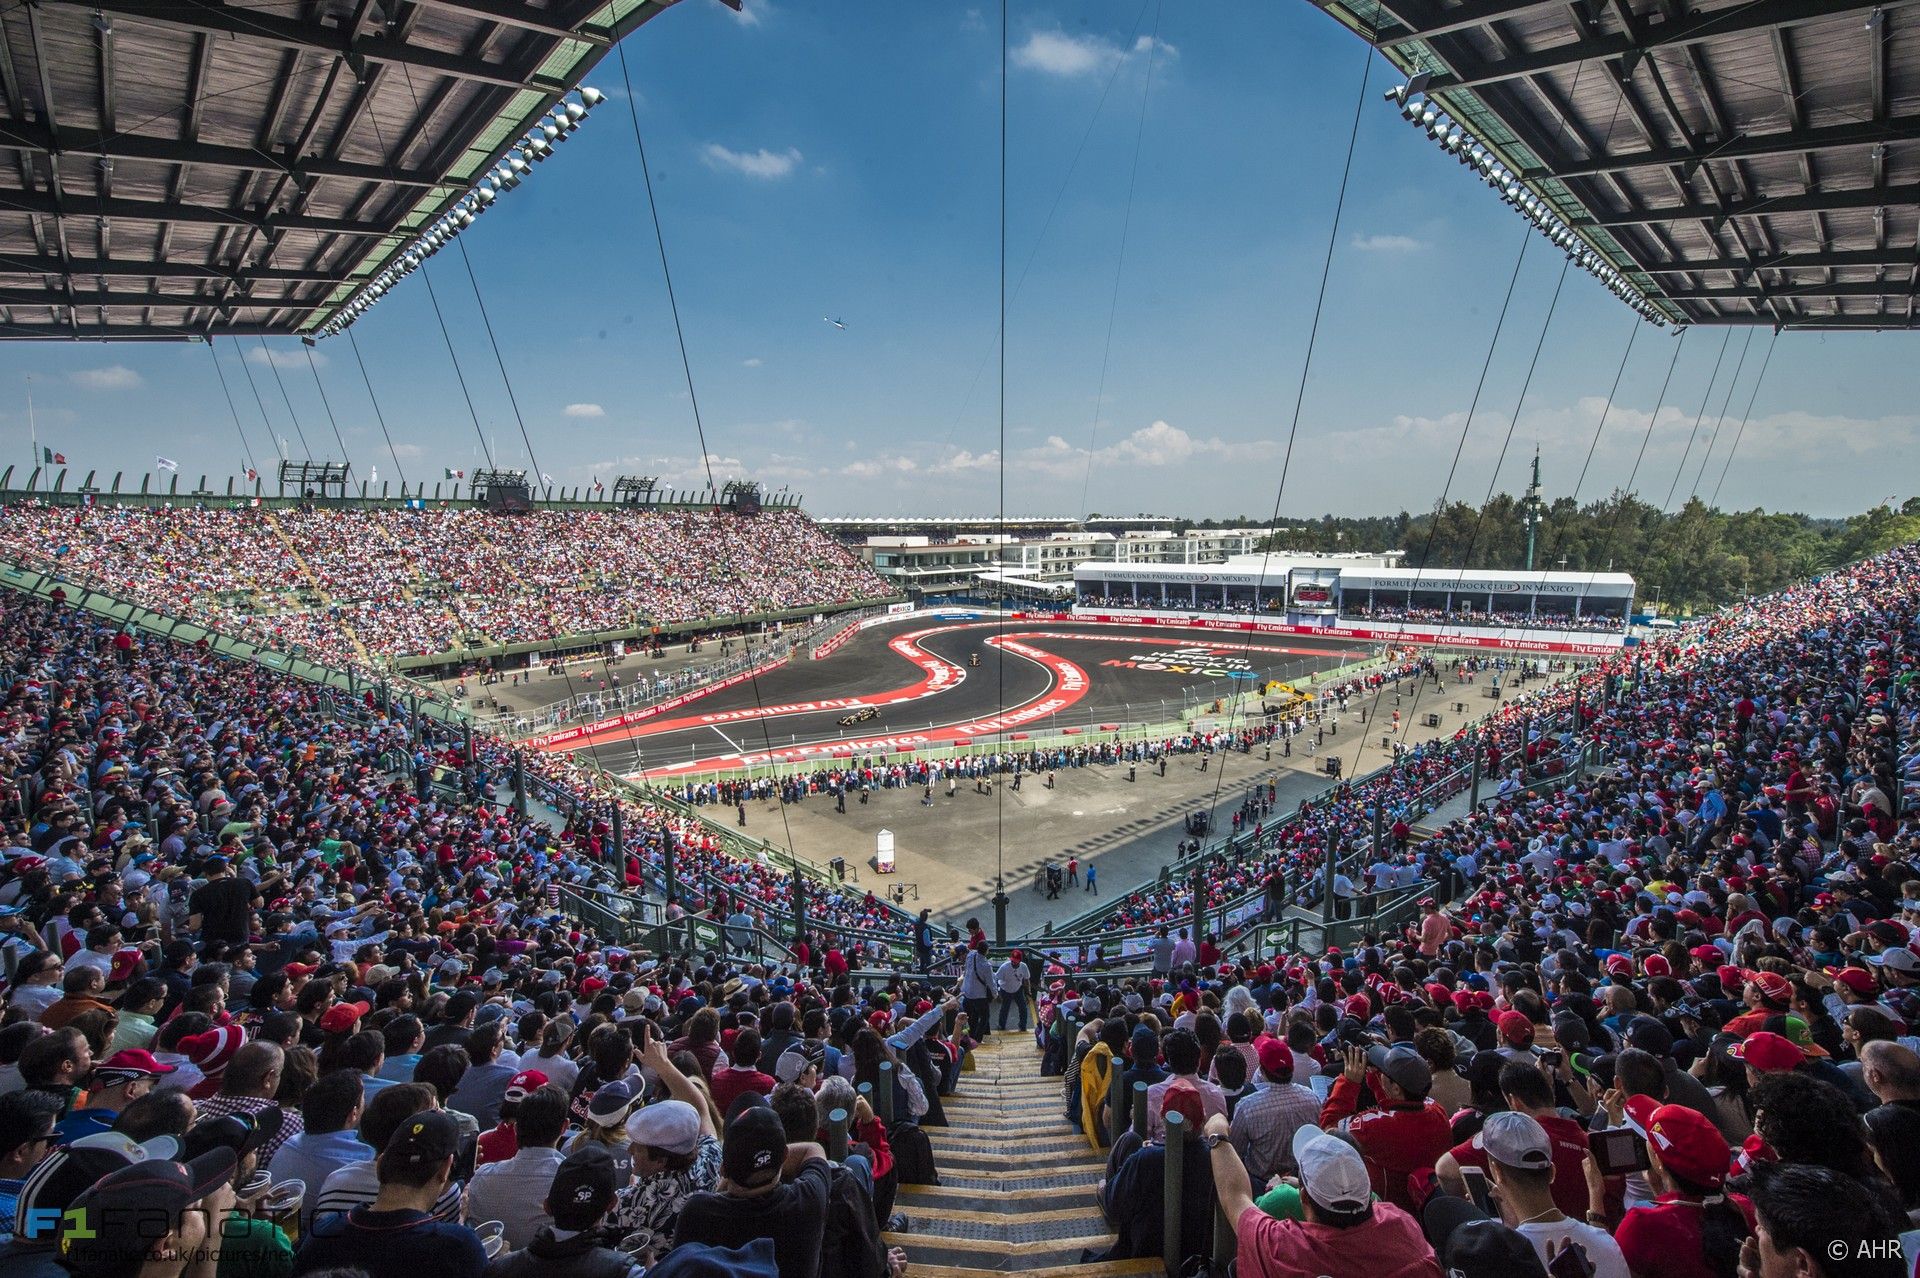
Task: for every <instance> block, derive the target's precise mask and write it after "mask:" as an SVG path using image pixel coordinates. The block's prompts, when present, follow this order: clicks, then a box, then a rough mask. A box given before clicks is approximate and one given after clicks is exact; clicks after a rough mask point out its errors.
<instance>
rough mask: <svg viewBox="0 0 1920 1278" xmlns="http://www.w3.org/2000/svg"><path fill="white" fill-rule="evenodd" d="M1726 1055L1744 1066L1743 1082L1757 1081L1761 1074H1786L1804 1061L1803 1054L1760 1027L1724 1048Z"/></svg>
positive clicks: (1790, 1043) (1752, 1082)
mask: <svg viewBox="0 0 1920 1278" xmlns="http://www.w3.org/2000/svg"><path fill="white" fill-rule="evenodd" d="M1727 1055H1729V1056H1731V1057H1732V1058H1733V1059H1734V1060H1736V1061H1741V1062H1744V1063H1745V1064H1746V1067H1747V1085H1748V1086H1749V1087H1751V1086H1752V1085H1753V1084H1755V1083H1757V1082H1759V1081H1760V1077H1761V1075H1763V1074H1786V1073H1791V1072H1793V1071H1794V1070H1796V1069H1799V1068H1800V1067H1801V1066H1802V1065H1804V1064H1806V1063H1807V1055H1806V1053H1805V1052H1802V1051H1801V1050H1800V1049H1799V1048H1798V1047H1795V1046H1794V1045H1793V1043H1792V1042H1791V1041H1790V1040H1788V1039H1786V1038H1783V1037H1781V1036H1780V1035H1778V1034H1771V1033H1768V1032H1767V1031H1766V1030H1760V1031H1758V1032H1756V1033H1753V1034H1749V1035H1747V1036H1746V1038H1744V1039H1742V1040H1741V1041H1740V1042H1738V1043H1734V1044H1732V1045H1731V1046H1729V1047H1728V1048H1727Z"/></svg>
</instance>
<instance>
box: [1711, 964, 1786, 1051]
mask: <svg viewBox="0 0 1920 1278" xmlns="http://www.w3.org/2000/svg"><path fill="white" fill-rule="evenodd" d="M1730 971H1731V972H1733V973H1737V974H1738V978H1744V982H1745V986H1744V990H1743V992H1742V993H1741V995H1739V997H1740V999H1741V1001H1742V1002H1744V1003H1745V1004H1746V1007H1747V1010H1746V1011H1744V1012H1742V1013H1741V1014H1740V1015H1738V1016H1736V1017H1734V1018H1733V1019H1732V1020H1730V1021H1728V1022H1727V1024H1726V1031H1727V1033H1729V1034H1732V1035H1733V1036H1734V1037H1735V1038H1745V1037H1746V1036H1747V1035H1749V1034H1751V1033H1753V1032H1754V1031H1755V1030H1757V1029H1760V1028H1762V1027H1763V1026H1764V1025H1765V1024H1766V1022H1767V1018H1768V1017H1769V1016H1779V1015H1782V1014H1784V1013H1785V1012H1786V1010H1787V1008H1788V1007H1789V1006H1790V1005H1791V1004H1792V1003H1793V982H1791V981H1789V980H1788V979H1787V978H1786V977H1784V976H1782V975H1780V973H1778V972H1743V971H1741V969H1739V968H1737V967H1736V968H1731V969H1729V968H1724V967H1723V968H1721V969H1720V973H1721V975H1720V986H1721V988H1722V989H1726V990H1727V997H1729V998H1733V997H1735V995H1734V992H1733V990H1731V989H1727V978H1728V973H1729V972H1730Z"/></svg>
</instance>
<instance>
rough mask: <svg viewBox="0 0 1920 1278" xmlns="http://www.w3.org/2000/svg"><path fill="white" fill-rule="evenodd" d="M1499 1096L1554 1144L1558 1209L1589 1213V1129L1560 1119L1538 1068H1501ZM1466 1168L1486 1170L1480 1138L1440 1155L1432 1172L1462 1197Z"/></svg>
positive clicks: (1582, 1215) (1578, 1216)
mask: <svg viewBox="0 0 1920 1278" xmlns="http://www.w3.org/2000/svg"><path fill="white" fill-rule="evenodd" d="M1500 1094H1501V1095H1502V1096H1504V1097H1505V1098H1506V1102H1507V1107H1508V1108H1509V1109H1511V1110H1513V1111H1514V1112H1515V1113H1520V1114H1525V1115H1527V1116H1528V1117H1530V1118H1532V1119H1533V1120H1534V1121H1535V1122H1537V1123H1539V1124H1540V1126H1541V1127H1542V1128H1543V1129H1544V1130H1545V1131H1546V1133H1547V1140H1548V1141H1549V1142H1551V1144H1552V1146H1553V1205H1554V1206H1556V1207H1558V1208H1559V1209H1560V1210H1561V1211H1563V1212H1565V1213H1566V1214H1567V1215H1569V1216H1571V1217H1573V1218H1574V1219H1575V1220H1582V1219H1584V1218H1585V1217H1586V1214H1587V1179H1586V1176H1587V1172H1586V1164H1587V1131H1586V1128H1584V1127H1582V1126H1581V1125H1580V1124H1578V1123H1576V1122H1574V1121H1573V1120H1572V1119H1570V1118H1562V1117H1560V1115H1559V1113H1558V1111H1556V1110H1555V1108H1554V1104H1553V1088H1552V1086H1551V1085H1550V1084H1549V1083H1548V1082H1547V1076H1546V1075H1545V1074H1543V1073H1541V1072H1540V1070H1539V1069H1538V1068H1537V1067H1536V1066H1532V1065H1526V1064H1522V1063H1520V1062H1518V1061H1513V1062H1509V1063H1508V1064H1506V1065H1504V1066H1502V1067H1501V1069H1500ZM1462 1167H1478V1168H1479V1169H1480V1170H1482V1171H1485V1170H1486V1168H1487V1150H1486V1146H1485V1145H1484V1144H1483V1143H1482V1141H1481V1139H1480V1137H1478V1136H1475V1137H1474V1138H1473V1139H1472V1140H1469V1141H1462V1142H1461V1143H1460V1144H1458V1145H1455V1146H1454V1147H1453V1148H1452V1149H1450V1150H1448V1151H1447V1152H1446V1153H1444V1154H1442V1155H1441V1156H1440V1161H1439V1162H1437V1163H1435V1164H1434V1168H1433V1172H1434V1176H1435V1178H1436V1179H1438V1180H1439V1182H1440V1187H1441V1188H1442V1189H1444V1190H1446V1191H1447V1192H1448V1193H1450V1194H1456V1195H1458V1196H1460V1197H1462V1198H1464V1197H1466V1196H1467V1183H1466V1180H1465V1179H1464V1178H1462V1176H1461V1175H1460V1169H1461V1168H1462Z"/></svg>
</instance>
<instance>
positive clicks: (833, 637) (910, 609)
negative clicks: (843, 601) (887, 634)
mask: <svg viewBox="0 0 1920 1278" xmlns="http://www.w3.org/2000/svg"><path fill="white" fill-rule="evenodd" d="M914 611H915V609H914V606H913V605H912V604H910V603H895V604H888V605H887V606H886V608H885V610H884V611H878V612H873V613H870V614H867V615H865V616H862V617H860V618H858V619H857V620H852V621H850V622H849V624H847V625H844V626H842V627H840V629H838V630H836V631H834V632H833V633H832V634H830V635H828V636H827V637H826V638H825V639H822V640H821V641H820V642H819V643H816V644H815V645H813V650H812V651H811V652H809V653H808V654H807V656H808V659H809V660H812V661H824V660H826V659H827V658H828V657H831V656H832V655H833V654H834V653H836V652H838V651H840V649H841V648H843V647H845V646H846V644H847V642H848V641H849V640H851V639H852V638H853V637H854V636H855V635H857V634H859V633H860V632H861V631H863V630H871V629H873V627H875V626H879V625H884V624H886V623H887V622H889V621H897V620H903V619H905V618H908V617H911V616H913V615H914Z"/></svg>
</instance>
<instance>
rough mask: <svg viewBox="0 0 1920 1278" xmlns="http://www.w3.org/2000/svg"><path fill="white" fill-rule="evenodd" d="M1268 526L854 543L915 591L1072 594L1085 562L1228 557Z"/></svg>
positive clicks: (908, 537) (1260, 537) (876, 566)
mask: <svg viewBox="0 0 1920 1278" xmlns="http://www.w3.org/2000/svg"><path fill="white" fill-rule="evenodd" d="M1268 534H1269V530H1268V529H1265V528H1228V529H1211V528H1209V529H1200V528H1196V529H1193V530H1191V531H1188V532H1184V533H1176V532H1173V531H1171V530H1169V529H1164V528H1161V529H1141V530H1136V531H1131V532H1121V533H1118V534H1116V533H1113V532H1071V531H1057V532H1053V533H1050V534H1048V535H1045V536H1027V537H1022V536H1018V535H1015V534H1013V533H1011V532H1009V533H1007V534H1006V535H1004V536H1003V535H1002V534H1001V533H999V532H998V531H986V532H967V533H961V534H959V535H957V536H955V537H952V538H943V539H936V538H934V537H932V536H928V535H918V534H890V535H878V536H868V537H867V538H866V539H865V541H864V543H863V544H860V545H858V546H856V547H855V549H856V551H857V552H858V553H859V555H860V557H861V558H862V559H864V560H866V561H867V562H868V563H870V564H872V565H873V570H874V571H875V572H876V573H878V574H879V575H880V576H882V577H884V578H886V579H887V580H888V581H890V582H892V583H894V584H895V585H897V586H899V587H900V588H901V589H902V590H904V591H908V592H910V593H911V592H918V593H920V594H962V593H968V592H969V591H970V590H974V588H976V587H978V590H977V593H980V594H982V595H993V594H995V593H996V592H997V590H998V589H999V588H1000V587H1006V588H1008V590H1009V592H1010V593H1013V594H1015V595H1017V596H1020V597H1025V598H1054V597H1059V598H1067V597H1070V596H1071V594H1072V589H1071V588H1072V585H1073V579H1074V572H1075V570H1076V569H1078V568H1080V567H1081V566H1082V565H1086V564H1179V565H1191V564H1211V563H1222V562H1225V561H1226V560H1227V559H1229V558H1231V557H1233V556H1235V555H1245V554H1249V553H1251V552H1252V551H1253V548H1254V547H1255V546H1258V545H1259V544H1260V543H1261V542H1262V541H1264V540H1266V538H1267V536H1268ZM1019 587H1033V588H1034V589H1032V590H1022V589H1019Z"/></svg>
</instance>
